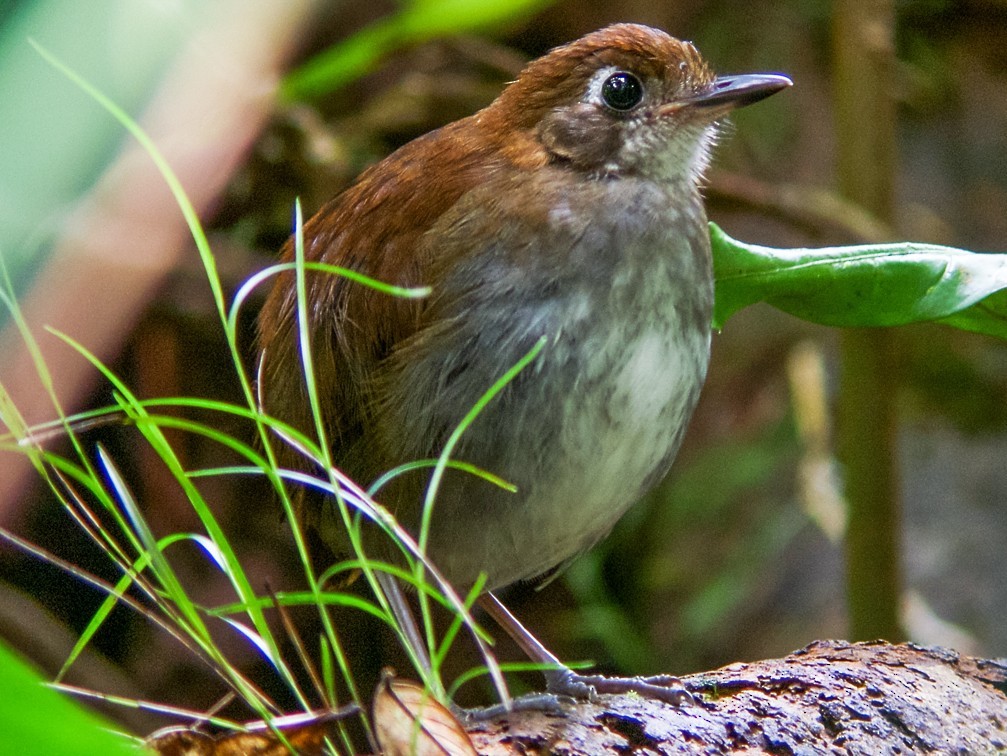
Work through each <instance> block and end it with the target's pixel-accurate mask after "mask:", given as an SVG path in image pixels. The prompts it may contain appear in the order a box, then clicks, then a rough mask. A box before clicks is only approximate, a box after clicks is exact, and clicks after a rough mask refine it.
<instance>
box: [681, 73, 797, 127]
mask: <svg viewBox="0 0 1007 756" xmlns="http://www.w3.org/2000/svg"><path fill="white" fill-rule="evenodd" d="M793 83H794V82H792V81H791V80H790V79H789V78H787V77H786V76H781V75H779V74H742V75H740V76H718V77H717V78H716V79H714V80H713V83H712V84H710V86H709V87H707V88H706V90H704V91H703V92H700V93H698V94H696V95H695V96H693V97H690V98H688V99H686V100H679V101H678V102H673V103H669V104H668V105H666V106H665V107H664V108H662V111H667V112H668V114H671V113H672V112H675V111H678V110H681V109H683V108H688V109H689V110H692V111H699V112H704V111H705V112H706V113H707V114H708V116H709V117H710V118H713V119H716V118H719V117H720V116H722V115H724V114H725V113H727V112H728V111H731V110H734V109H735V108H742V107H744V106H745V105H751V104H752V103H754V102H758V101H759V100H764V99H766V98H767V97H769V96H770V95H774V94H776V93H777V92H779V91H780V90H781V89H786V88H787V87H789V86H793Z"/></svg>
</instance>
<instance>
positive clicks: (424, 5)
mask: <svg viewBox="0 0 1007 756" xmlns="http://www.w3.org/2000/svg"><path fill="white" fill-rule="evenodd" d="M550 2H552V0H493V2H487V0H413V2H411V3H408V4H406V6H405V7H404V8H403V9H402V10H401V11H400V12H398V13H396V14H395V15H392V16H388V17H387V18H383V19H380V20H379V21H377V22H375V23H373V24H371V25H370V26H368V27H365V28H364V29H361V30H360V31H359V32H357V33H356V34H354V35H353V36H351V37H349V38H347V39H345V40H343V41H341V42H339V43H338V44H335V45H333V46H332V47H330V48H328V49H327V50H325V51H323V52H321V53H319V54H318V55H316V56H315V57H314V58H312V59H311V60H309V61H308V62H307V63H305V64H304V65H303V66H301V67H300V68H298V69H296V70H295V71H293V72H291V73H290V74H289V75H288V76H287V78H286V79H284V81H283V85H282V88H281V91H282V94H283V96H284V97H285V98H286V99H291V100H298V99H305V98H311V97H318V96H320V95H323V94H325V93H326V92H331V91H332V90H334V89H338V88H339V87H341V86H343V85H344V84H347V83H348V82H350V81H353V80H354V79H357V78H359V77H360V76H363V75H364V74H366V73H368V72H369V71H372V70H373V69H374V67H375V66H376V65H377V63H378V62H379V61H380V60H381V59H382V58H383V57H384V56H385V55H387V54H388V53H390V52H392V51H393V50H396V49H398V48H401V47H405V46H407V45H415V44H419V43H421V42H426V41H427V40H430V39H433V38H434V37H440V36H448V35H451V34H461V33H464V32H469V31H473V30H480V29H487V28H492V27H494V26H498V25H499V24H502V23H504V22H506V21H510V20H512V19H515V18H518V17H521V16H525V15H528V14H529V13H531V12H532V11H535V10H538V9H539V8H542V7H544V6H546V5H548V4H549V3H550Z"/></svg>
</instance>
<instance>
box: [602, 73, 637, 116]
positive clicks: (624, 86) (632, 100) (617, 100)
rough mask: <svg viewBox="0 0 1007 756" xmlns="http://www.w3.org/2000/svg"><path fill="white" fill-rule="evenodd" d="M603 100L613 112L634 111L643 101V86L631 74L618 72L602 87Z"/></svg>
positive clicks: (606, 80)
mask: <svg viewBox="0 0 1007 756" xmlns="http://www.w3.org/2000/svg"><path fill="white" fill-rule="evenodd" d="M601 99H602V101H603V102H604V103H605V104H606V105H608V107H610V108H612V110H620V111H626V110H632V109H633V108H635V107H636V106H637V105H639V104H640V101H641V100H643V84H641V83H640V80H639V79H638V78H636V77H635V76H634V75H633V74H631V73H628V72H626V71H616V72H615V73H614V74H612V75H611V76H609V77H608V78H607V79H605V83H604V84H602V85H601Z"/></svg>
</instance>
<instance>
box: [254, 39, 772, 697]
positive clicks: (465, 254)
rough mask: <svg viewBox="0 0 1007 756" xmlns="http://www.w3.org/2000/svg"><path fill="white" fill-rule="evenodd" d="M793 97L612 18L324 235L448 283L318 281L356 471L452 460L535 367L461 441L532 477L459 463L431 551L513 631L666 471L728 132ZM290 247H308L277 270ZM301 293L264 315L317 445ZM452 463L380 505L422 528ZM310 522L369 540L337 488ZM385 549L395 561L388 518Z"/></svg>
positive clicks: (333, 247) (437, 139) (281, 407)
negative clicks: (410, 291)
mask: <svg viewBox="0 0 1007 756" xmlns="http://www.w3.org/2000/svg"><path fill="white" fill-rule="evenodd" d="M790 84H791V82H790V80H789V79H788V78H786V77H785V76H782V75H778V74H747V75H740V76H721V77H718V76H716V75H715V74H714V73H713V71H712V69H711V68H710V66H709V65H708V64H707V63H706V62H705V61H704V59H703V57H702V56H701V54H700V53H699V51H698V50H697V49H696V47H695V46H694V45H692V44H691V43H689V42H685V41H681V40H679V39H676V38H674V37H672V36H670V35H668V34H667V33H665V32H663V31H660V30H658V29H654V28H651V27H647V26H643V25H639V24H628V23H621V24H615V25H611V26H608V27H605V28H602V29H600V30H598V31H595V32H592V33H589V34H587V35H585V36H583V37H581V38H580V39H577V40H575V41H573V42H570V43H568V44H566V45H563V46H561V47H557V48H555V49H553V50H551V51H549V52H548V53H546V54H545V55H543V56H542V57H540V58H538V59H536V60H533V61H531V62H530V63H528V64H527V66H526V67H525V68H524V69H523V70H522V71H521V72H520V74H519V75H518V77H517V78H516V80H515V81H513V82H512V83H510V84H509V85H507V86H506V87H505V88H504V89H503V91H502V92H501V93H500V95H499V96H498V97H497V98H496V99H495V100H494V101H493V102H492V103H491V104H489V105H488V106H486V107H485V108H484V109H482V110H480V111H478V112H476V113H474V114H473V115H471V116H469V117H466V118H463V119H461V120H458V121H455V122H453V123H450V124H448V125H446V126H443V127H441V128H439V129H437V130H435V131H432V132H430V133H427V134H425V135H423V136H420V137H418V138H416V139H414V140H413V141H411V142H408V143H407V144H405V145H404V146H402V147H400V148H399V149H398V150H396V151H395V152H393V153H392V154H391V155H389V156H388V157H386V158H384V159H383V160H381V161H380V162H378V163H376V164H374V165H372V166H371V167H369V168H367V169H366V170H365V171H364V172H363V173H362V174H361V175H360V176H359V178H358V179H357V180H356V181H355V182H354V183H353V184H352V185H351V186H350V187H349V188H347V189H346V190H344V191H343V192H342V193H340V194H339V195H337V196H336V197H335V198H333V199H332V200H331V201H329V202H328V203H327V204H325V205H324V206H323V207H322V208H321V209H320V210H318V212H317V213H316V214H315V215H314V216H313V217H312V218H310V219H309V220H308V221H307V222H306V223H304V225H303V232H302V233H303V240H304V242H303V244H304V247H303V248H304V256H305V259H306V260H307V261H309V262H317V263H325V264H331V265H337V266H340V267H342V268H344V269H348V270H351V271H355V272H357V273H361V274H364V275H366V276H369V277H372V278H375V279H378V280H380V281H383V282H385V283H389V284H393V285H397V286H404V287H428V291H429V294H428V295H427V296H425V297H422V298H402V297H395V296H390V295H388V294H386V293H383V292H380V291H376V290H375V289H373V288H370V287H368V286H365V285H362V284H361V283H359V282H357V281H353V280H350V279H349V278H347V277H344V276H338V275H333V274H331V273H324V272H318V271H307V272H306V273H305V286H306V297H305V302H306V308H305V313H304V319H305V322H306V325H307V334H308V336H309V338H310V344H311V359H312V363H313V373H314V382H315V389H316V392H317V396H318V398H319V407H320V415H321V418H320V419H321V423H322V427H323V428H324V431H325V438H326V440H327V442H328V443H329V444H330V446H331V455H332V460H333V462H334V464H335V466H336V467H337V468H338V469H340V470H341V471H342V472H344V473H345V474H347V475H348V476H350V477H351V478H352V479H354V480H356V481H358V482H360V483H363V484H366V483H369V482H371V481H374V480H375V479H377V478H378V477H379V476H381V475H382V474H383V473H385V472H386V471H388V470H392V469H395V468H398V467H399V466H401V465H405V464H406V463H409V462H412V461H414V460H429V459H436V458H437V457H438V456H439V455H440V454H441V453H442V451H443V450H444V448H445V445H446V444H448V442H449V439H451V438H452V434H453V433H455V431H456V429H457V428H458V427H459V424H460V423H462V421H463V419H465V418H466V416H467V415H468V414H469V413H470V412H471V411H472V409H473V407H474V406H476V405H477V403H479V402H480V400H481V398H482V397H483V396H484V395H485V394H486V392H487V391H488V390H489V389H490V388H491V387H492V386H494V384H495V383H496V382H497V381H499V380H500V379H501V378H502V377H503V376H505V375H507V374H508V371H510V370H512V369H513V368H514V366H515V365H516V364H518V363H519V362H521V360H522V359H523V358H525V357H527V356H528V355H529V354H533V357H531V358H530V359H529V361H528V363H527V364H526V365H525V366H524V367H523V368H522V369H521V370H520V371H519V372H517V374H516V375H514V376H513V377H512V378H511V380H510V381H509V382H507V383H506V385H504V386H503V387H502V389H500V390H499V392H498V393H496V394H495V395H493V396H492V398H491V399H490V400H489V401H488V402H486V403H485V406H483V407H482V408H481V410H480V411H479V413H478V414H477V415H476V416H475V419H474V420H472V421H471V423H470V424H469V425H467V426H466V427H465V428H464V430H463V432H462V433H461V435H460V436H457V438H456V439H455V441H456V443H454V445H453V447H452V449H451V457H452V459H455V460H458V461H461V462H465V463H468V464H470V465H474V466H475V467H476V468H479V469H481V470H484V471H487V472H489V473H492V474H493V475H495V476H498V477H499V478H500V479H503V480H504V481H507V482H508V483H509V484H511V486H510V487H503V486H500V485H497V484H495V483H494V482H493V481H492V480H488V479H487V477H486V476H479V475H475V474H473V473H472V472H470V471H466V470H461V469H454V468H449V469H447V470H445V471H444V474H443V477H442V478H441V479H440V481H439V485H438V487H437V490H436V496H435V497H434V499H433V505H432V511H430V513H429V530H428V532H427V534H426V537H425V552H426V555H427V557H428V558H429V559H430V561H431V562H432V563H433V564H434V565H436V566H437V568H438V569H439V570H440V571H441V572H442V574H443V575H444V576H445V577H446V578H447V579H448V581H450V582H451V583H452V585H454V586H456V587H457V588H459V589H460V590H462V591H465V590H468V589H469V588H470V587H471V586H473V585H475V584H477V582H480V581H484V582H482V587H483V590H484V591H485V594H484V597H486V598H487V599H488V601H487V603H486V604H484V605H486V606H488V607H489V608H490V609H491V613H493V614H494V616H495V617H496V618H497V619H500V620H501V621H502V622H506V621H507V620H506V617H502V616H501V613H503V614H506V610H504V609H503V607H502V605H499V602H496V600H495V597H494V596H493V592H494V591H497V590H499V589H501V588H503V587H505V586H508V585H511V584H513V583H516V582H519V581H529V580H541V579H543V578H545V577H547V576H550V575H553V574H555V573H556V572H557V571H558V570H561V569H562V568H563V567H564V566H565V565H567V564H568V563H569V562H570V561H572V560H573V559H575V558H576V557H577V556H578V555H580V554H582V553H583V552H585V551H586V550H588V549H590V548H591V547H592V546H593V545H594V544H595V543H597V542H598V541H599V540H600V539H602V538H603V537H604V536H605V535H606V534H607V533H608V532H609V531H610V530H611V529H612V527H613V526H614V525H615V523H616V522H617V521H618V520H619V518H620V517H621V516H622V515H623V514H624V513H625V512H626V511H627V509H628V508H629V507H631V506H632V505H633V503H634V502H636V501H637V500H638V499H639V498H640V497H641V496H642V495H643V494H644V493H646V492H647V491H648V490H649V489H650V488H651V487H653V486H654V485H655V484H656V483H657V482H659V481H660V480H661V479H662V478H663V477H664V476H665V474H666V473H667V472H668V469H669V467H670V465H671V463H672V460H673V459H674V457H675V455H676V452H677V451H678V448H679V446H680V444H681V442H682V438H683V435H684V433H685V430H686V427H687V425H688V422H689V419H690V417H691V415H692V413H693V410H694V409H695V407H696V404H697V402H698V399H699V395H700V391H701V389H702V386H703V383H704V381H705V376H706V372H707V367H708V364H709V357H710V342H711V315H712V306H713V294H714V278H713V268H712V261H711V250H710V241H709V232H708V228H707V218H706V212H705V209H704V204H703V199H702V195H701V189H702V185H703V177H704V175H705V172H706V170H707V168H708V166H709V163H710V159H711V154H712V150H713V148H714V145H715V143H716V141H717V136H718V131H719V124H720V123H721V122H722V120H723V119H724V117H725V116H726V115H727V114H728V113H729V112H730V111H732V110H733V109H735V108H737V107H740V106H744V105H749V104H751V103H754V102H757V101H759V100H762V99H764V98H766V97H768V96H770V95H772V94H774V93H776V92H779V91H780V90H782V89H784V88H786V87H788V86H790ZM294 256H295V243H294V239H293V237H291V239H290V240H289V241H288V242H287V243H286V245H285V246H284V248H283V250H282V252H281V260H282V261H284V262H286V263H290V262H292V261H293V260H294ZM297 302H298V297H297V285H296V276H295V274H294V272H293V271H291V270H289V269H288V270H285V271H284V272H282V273H279V274H278V275H277V277H276V280H275V283H274V284H273V286H272V289H271V291H270V292H269V293H268V295H267V298H266V301H265V303H264V306H263V308H262V311H261V313H260V316H259V321H258V350H259V358H260V369H259V387H258V390H259V395H260V397H261V401H262V404H263V407H264V409H265V410H266V411H267V412H268V413H269V414H271V415H273V416H275V417H277V418H280V419H282V420H284V421H285V422H288V423H290V424H292V425H293V426H295V427H297V428H300V429H301V430H303V431H305V432H311V431H312V429H314V428H315V424H314V419H313V416H312V411H311V405H310V402H309V393H308V389H307V384H306V382H305V377H304V370H303V368H302V364H301V345H300V335H299V325H298V311H297V308H298V305H297ZM285 454H286V456H285V457H283V459H285V460H287V461H288V462H289V464H290V465H291V466H293V467H305V466H307V467H310V466H311V465H312V464H314V463H312V462H310V461H305V460H304V459H302V458H300V456H299V455H298V453H297V452H296V450H290V449H287V450H286V452H285ZM431 474H432V473H431V468H430V467H429V466H426V467H423V466H420V467H417V468H415V469H410V470H408V471H406V472H403V473H401V474H399V475H396V476H395V477H394V478H392V480H391V481H390V482H388V483H386V484H385V485H383V486H382V487H381V489H380V490H379V491H378V492H377V494H376V496H375V498H376V499H377V500H378V501H380V502H381V504H382V505H384V506H385V507H386V508H387V509H388V510H389V511H390V512H391V513H392V514H393V515H394V516H395V518H396V519H397V521H398V522H399V523H400V524H401V525H402V526H403V527H405V528H406V529H407V530H408V531H410V532H411V533H413V534H414V535H416V534H418V531H419V529H420V524H421V520H422V519H423V507H424V500H425V492H426V489H427V486H428V485H429V483H430V480H431ZM297 516H298V519H299V520H301V522H302V524H303V525H305V527H306V529H308V530H309V531H310V532H311V533H312V534H313V536H314V537H315V538H317V539H318V540H320V541H321V542H322V543H323V544H325V546H326V547H328V548H329V549H331V550H332V552H333V553H341V552H346V551H348V548H349V542H348V539H347V536H346V532H345V525H344V523H343V521H342V520H341V519H340V518H339V517H338V515H337V514H336V509H335V507H334V505H333V502H332V501H331V499H330V500H328V501H326V500H325V499H324V497H319V496H317V495H305V496H303V497H302V498H301V501H300V503H299V505H298V514H297ZM365 544H367V546H368V548H370V549H374V550H376V551H377V552H378V553H380V554H382V555H384V556H385V557H387V558H389V559H394V554H395V553H396V549H395V548H394V547H393V546H390V545H388V537H387V536H386V535H385V534H383V533H381V532H380V529H378V528H371V529H370V530H369V531H367V534H366V537H365ZM505 629H506V625H505ZM509 631H510V630H509ZM516 632H519V631H516ZM524 640H525V643H524V644H523V647H525V648H526V650H528V648H527V645H529V644H530V645H534V642H533V639H531V640H529V639H528V638H525V639H524ZM519 642H520V641H519ZM533 650H534V649H533ZM542 651H543V652H544V649H542ZM545 653H547V652H545ZM548 658H549V659H551V660H553V661H556V660H555V657H552V656H551V655H550V656H548ZM556 679H557V680H558V679H559V678H558V677H557V678H556ZM564 679H565V680H566V681H567V682H569V676H567V677H565V678H564ZM582 689H583V686H581V687H580V688H578V690H582Z"/></svg>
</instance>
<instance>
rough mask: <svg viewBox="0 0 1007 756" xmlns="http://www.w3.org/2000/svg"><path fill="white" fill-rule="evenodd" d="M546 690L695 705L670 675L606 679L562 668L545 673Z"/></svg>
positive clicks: (583, 696)
mask: <svg viewBox="0 0 1007 756" xmlns="http://www.w3.org/2000/svg"><path fill="white" fill-rule="evenodd" d="M545 677H546V689H547V690H548V691H549V693H551V694H553V695H555V696H560V697H563V696H566V697H570V698H578V699H583V700H587V701H593V700H594V699H595V698H596V697H597V696H598V694H615V695H618V694H621V693H636V694H637V695H640V696H643V697H644V698H652V699H654V700H656V701H664V702H666V703H670V704H673V705H675V706H681V705H682V704H683V703H689V704H691V703H695V701H696V699H695V696H693V695H692V693H690V692H689V691H688V690H687V689H686V687H685V686H684V685H683V684H682V681H681V680H679V679H678V678H677V677H675V676H674V675H654V676H651V677H607V676H606V675H580V674H577V673H576V672H574V671H573V670H571V669H568V668H566V667H563V668H560V669H555V670H550V671H549V672H546V673H545Z"/></svg>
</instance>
